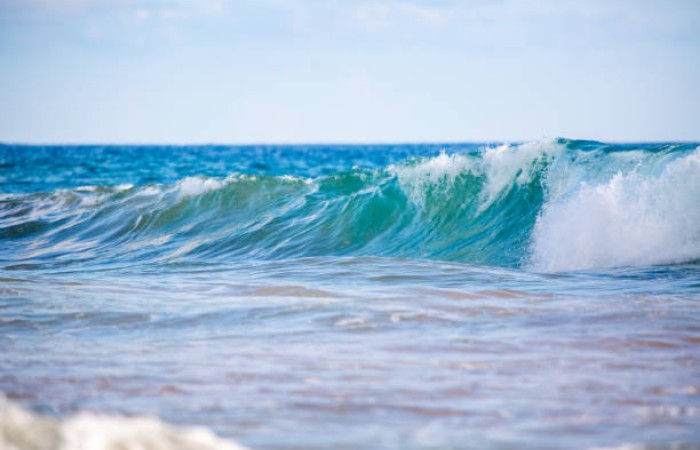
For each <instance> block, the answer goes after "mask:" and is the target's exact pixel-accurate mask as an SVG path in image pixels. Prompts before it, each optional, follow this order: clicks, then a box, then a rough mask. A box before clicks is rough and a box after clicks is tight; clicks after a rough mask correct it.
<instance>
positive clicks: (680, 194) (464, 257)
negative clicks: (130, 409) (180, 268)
mask: <svg viewBox="0 0 700 450" xmlns="http://www.w3.org/2000/svg"><path fill="white" fill-rule="evenodd" d="M371 157H372V154H371V153H368V155H367V158H369V159H371ZM338 166H339V167H340V169H339V170H336V171H331V172H329V173H326V174H322V175H315V176H309V174H308V173H301V174H300V173H294V171H291V172H292V173H287V174H276V173H269V172H265V171H262V172H260V171H258V172H255V171H249V172H248V173H243V172H235V173H231V174H228V175H227V176H185V177H182V178H180V179H179V180H177V181H175V182H171V183H168V182H165V183H149V184H136V185H135V184H118V183H114V184H104V185H84V186H78V187H68V188H59V189H54V190H51V191H47V192H6V193H3V194H0V239H1V240H2V242H3V251H2V254H1V255H0V264H2V265H3V266H4V267H5V268H10V269H11V268H13V267H65V266H69V267H88V266H101V265H109V264H132V265H133V264H163V263H167V264H170V263H231V262H235V261H237V260H255V259H261V260H270V259H284V258H302V257H322V256H334V257H337V256H341V257H342V256H373V257H393V258H414V259H428V260H441V261H453V262H458V263H464V264H474V265H485V266H496V267H506V268H522V269H526V270H532V271H542V272H558V271H568V270H591V269H597V268H606V267H620V266H643V265H664V264H678V263H684V262H691V261H697V260H698V259H700V147H698V146H696V145H690V144H685V145H681V144H659V145H654V144H644V145H610V144H601V143H596V142H591V141H571V140H565V139H549V140H542V141H537V142H529V143H524V144H513V145H509V144H504V145H495V146H483V147H481V148H479V149H478V150H470V151H464V152H460V151H455V152H447V151H442V152H440V153H439V154H437V155H432V156H413V157H407V158H404V159H402V160H399V161H396V162H393V163H390V164H385V165H373V164H367V165H366V167H362V166H355V167H353V168H350V169H348V168H345V167H344V165H343V164H338ZM114 181H119V180H114Z"/></svg>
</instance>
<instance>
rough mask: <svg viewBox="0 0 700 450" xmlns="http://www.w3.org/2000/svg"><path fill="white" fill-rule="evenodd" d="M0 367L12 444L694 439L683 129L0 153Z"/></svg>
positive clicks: (695, 207) (622, 443) (697, 407)
mask: <svg viewBox="0 0 700 450" xmlns="http://www.w3.org/2000/svg"><path fill="white" fill-rule="evenodd" d="M0 355H1V357H0V393H1V394H0V447H2V446H3V445H4V446H5V447H4V448H8V449H44V448H47V449H48V448H62V449H64V450H69V449H71V450H73V449H101V448H104V449H107V448H121V449H129V448H133V449H137V448H138V449H147V448H148V449H150V448H152V449H161V448H163V449H164V448H182V449H194V448H197V449H205V448H211V449H234V448H241V447H246V448H250V449H270V450H272V449H276V450H277V449H278V450H291V449H308V450H311V449H329V448H333V449H336V450H338V449H365V448H366V449H511V448H518V449H550V448H551V449H603V448H606V449H666V448H668V449H671V448H673V449H676V448H700V145H699V144H697V143H693V144H688V143H648V144H646V143H645V144H607V143H600V142H593V141H578V140H567V139H547V140H541V141H535V142H526V143H518V144H500V143H496V144H425V145H288V146H286V145H279V146H275V145H270V146H116V145H114V146H26V145H0ZM193 427H194V428H193ZM117 444H119V445H121V447H116V445H117ZM60 445H63V447H60ZM109 445H113V447H109ZM238 445H240V446H241V447H238Z"/></svg>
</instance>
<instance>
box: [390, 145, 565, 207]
mask: <svg viewBox="0 0 700 450" xmlns="http://www.w3.org/2000/svg"><path fill="white" fill-rule="evenodd" d="M562 151H563V146H562V145H561V144H558V143H557V142H556V141H555V140H541V141H536V142H529V143H525V144H520V145H509V144H504V145H501V146H498V147H489V148H486V149H485V150H484V152H483V155H482V157H481V158H473V157H470V156H467V155H456V154H455V155H448V154H446V153H445V152H444V151H443V152H442V153H440V155H439V156H436V157H434V158H430V159H427V160H425V161H422V162H421V163H419V164H416V165H414V166H395V165H392V166H390V167H389V171H390V172H391V173H393V174H394V175H395V176H396V177H397V178H398V180H399V183H400V184H401V186H402V188H403V189H404V192H406V193H407V194H408V196H409V198H410V199H411V201H413V202H414V203H416V204H419V205H423V204H424V203H425V197H426V194H427V192H428V190H429V189H441V188H442V189H445V188H449V187H450V186H451V185H453V184H454V181H455V179H457V177H458V176H460V175H462V174H472V175H475V176H483V177H484V179H485V181H484V188H483V190H482V191H481V195H480V198H479V200H480V210H483V209H486V208H487V207H488V206H489V205H491V204H492V203H493V202H494V201H496V200H497V199H498V198H499V197H500V196H501V195H502V194H503V193H504V192H505V191H507V190H508V188H510V187H512V186H513V185H514V184H518V185H523V184H527V183H529V182H530V181H531V179H532V175H533V173H534V172H535V171H536V170H537V168H538V164H537V163H538V162H539V161H541V160H543V159H545V158H549V159H551V158H553V157H555V156H556V155H558V154H559V153H561V152H562Z"/></svg>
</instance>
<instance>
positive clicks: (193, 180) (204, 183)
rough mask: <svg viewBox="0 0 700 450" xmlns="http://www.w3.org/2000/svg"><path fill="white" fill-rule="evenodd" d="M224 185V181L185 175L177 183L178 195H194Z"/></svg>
mask: <svg viewBox="0 0 700 450" xmlns="http://www.w3.org/2000/svg"><path fill="white" fill-rule="evenodd" d="M225 185H226V182H225V181H222V180H217V179H216V178H205V177H187V178H184V179H183V180H181V181H180V182H179V183H178V186H179V188H180V195H182V196H183V197H194V196H197V195H201V194H204V193H205V192H210V191H215V190H217V189H221V188H222V187H224V186H225Z"/></svg>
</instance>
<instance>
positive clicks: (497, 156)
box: [481, 139, 564, 209]
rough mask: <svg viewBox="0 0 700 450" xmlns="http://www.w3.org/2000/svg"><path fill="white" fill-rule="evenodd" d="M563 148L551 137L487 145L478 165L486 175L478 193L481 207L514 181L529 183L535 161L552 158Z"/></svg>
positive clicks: (495, 198)
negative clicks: (497, 145) (489, 146)
mask: <svg viewBox="0 0 700 450" xmlns="http://www.w3.org/2000/svg"><path fill="white" fill-rule="evenodd" d="M563 150H564V148H563V146H561V145H560V144H558V143H557V142H556V141H555V140H553V139H547V140H541V141H535V142H528V143H525V144H520V145H508V144H504V145H501V146H499V147H493V148H487V149H486V151H485V152H484V156H483V159H482V167H481V171H482V173H483V174H484V175H486V183H485V185H484V189H483V190H482V192H481V208H482V209H484V208H486V207H488V206H489V205H491V204H492V203H493V202H494V201H495V200H497V199H498V197H500V196H501V194H502V193H503V192H504V191H505V190H506V189H507V188H509V187H510V186H512V185H513V184H518V185H524V184H527V183H529V182H530V181H531V179H532V175H533V173H534V171H535V169H536V167H537V164H536V163H537V162H538V161H540V160H542V159H545V158H548V159H551V158H553V157H555V156H557V155H558V154H559V153H561V152H562V151H563Z"/></svg>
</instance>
